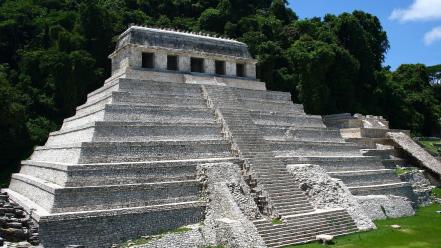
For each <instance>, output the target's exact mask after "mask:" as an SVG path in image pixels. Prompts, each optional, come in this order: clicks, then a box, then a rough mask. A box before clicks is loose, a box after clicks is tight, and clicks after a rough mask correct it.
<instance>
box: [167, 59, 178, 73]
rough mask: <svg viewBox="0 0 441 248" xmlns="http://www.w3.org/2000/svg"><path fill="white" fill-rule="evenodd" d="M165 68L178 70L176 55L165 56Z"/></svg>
mask: <svg viewBox="0 0 441 248" xmlns="http://www.w3.org/2000/svg"><path fill="white" fill-rule="evenodd" d="M167 70H170V71H177V70H178V56H175V55H168V56H167Z"/></svg>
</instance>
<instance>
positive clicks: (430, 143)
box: [418, 140, 441, 247]
mask: <svg viewBox="0 0 441 248" xmlns="http://www.w3.org/2000/svg"><path fill="white" fill-rule="evenodd" d="M418 142H419V143H420V144H421V145H422V146H423V147H424V148H425V149H426V150H428V151H429V152H430V153H431V154H432V155H435V156H437V157H440V156H441V147H440V146H436V145H435V144H441V140H438V141H435V140H419V141H418ZM440 247H441V246H440Z"/></svg>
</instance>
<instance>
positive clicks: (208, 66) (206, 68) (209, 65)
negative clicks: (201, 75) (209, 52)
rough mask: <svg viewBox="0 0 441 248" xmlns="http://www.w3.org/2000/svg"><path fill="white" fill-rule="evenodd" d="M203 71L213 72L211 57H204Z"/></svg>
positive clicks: (213, 66)
mask: <svg viewBox="0 0 441 248" xmlns="http://www.w3.org/2000/svg"><path fill="white" fill-rule="evenodd" d="M204 72H205V73H207V74H213V75H214V74H215V65H214V60H213V59H204Z"/></svg>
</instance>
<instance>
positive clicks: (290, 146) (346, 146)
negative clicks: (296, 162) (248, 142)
mask: <svg viewBox="0 0 441 248" xmlns="http://www.w3.org/2000/svg"><path fill="white" fill-rule="evenodd" d="M268 143H269V144H271V146H272V149H273V152H274V153H275V154H276V156H284V157H287V156H337V155H341V156H357V155H360V150H359V149H358V146H356V145H354V144H351V143H339V142H313V141H269V142H268Z"/></svg>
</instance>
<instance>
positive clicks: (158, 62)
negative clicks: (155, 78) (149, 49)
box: [153, 51, 167, 70]
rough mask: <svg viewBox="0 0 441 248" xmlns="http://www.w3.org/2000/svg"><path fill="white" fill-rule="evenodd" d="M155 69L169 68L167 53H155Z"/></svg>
mask: <svg viewBox="0 0 441 248" xmlns="http://www.w3.org/2000/svg"><path fill="white" fill-rule="evenodd" d="M154 54H155V55H154V57H153V58H154V61H155V63H154V65H155V69H158V70H167V53H165V52H163V51H158V52H155V53H154Z"/></svg>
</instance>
